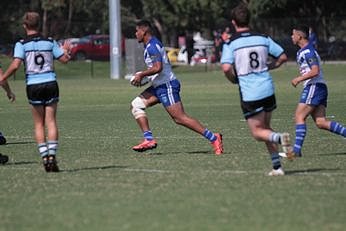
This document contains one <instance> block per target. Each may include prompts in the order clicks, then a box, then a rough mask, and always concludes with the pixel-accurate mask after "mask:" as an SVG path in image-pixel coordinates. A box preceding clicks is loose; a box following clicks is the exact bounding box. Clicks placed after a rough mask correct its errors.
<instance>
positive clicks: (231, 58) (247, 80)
mask: <svg viewBox="0 0 346 231" xmlns="http://www.w3.org/2000/svg"><path fill="white" fill-rule="evenodd" d="M283 52H284V50H283V48H282V47H281V46H280V45H278V44H277V43H276V42H274V41H273V40H272V39H271V38H270V37H269V36H266V35H262V34H257V33H253V32H249V31H247V32H242V33H236V34H235V35H234V36H232V38H231V41H230V42H229V43H226V44H224V46H223V50H222V57H221V63H222V64H226V63H228V64H232V65H233V66H234V68H235V72H236V74H237V76H238V79H239V86H240V92H241V97H242V100H243V101H245V102H247V101H256V100H260V99H264V98H266V97H268V96H271V95H273V94H274V83H273V80H272V77H271V75H270V73H269V71H268V66H267V61H268V56H269V55H271V56H273V57H274V58H278V57H279V56H280V55H281V54H282V53H283Z"/></svg>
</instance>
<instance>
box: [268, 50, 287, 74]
mask: <svg viewBox="0 0 346 231" xmlns="http://www.w3.org/2000/svg"><path fill="white" fill-rule="evenodd" d="M286 61H287V55H286V54H285V53H282V54H281V55H280V56H279V57H278V58H274V59H273V61H272V62H270V63H269V64H268V69H269V70H273V69H275V68H278V67H280V66H281V65H282V64H283V63H285V62H286Z"/></svg>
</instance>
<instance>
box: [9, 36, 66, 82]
mask: <svg viewBox="0 0 346 231" xmlns="http://www.w3.org/2000/svg"><path fill="white" fill-rule="evenodd" d="M62 55H64V52H63V50H62V49H60V47H59V46H58V44H57V42H56V41H55V40H53V39H48V38H43V37H42V36H41V35H39V34H35V35H31V36H29V37H28V38H27V39H25V40H21V41H19V42H17V43H16V45H15V48H14V58H19V59H21V60H23V61H24V66H25V76H26V84H27V85H33V84H40V83H47V82H52V81H56V74H55V72H54V59H59V58H60V57H61V56H62Z"/></svg>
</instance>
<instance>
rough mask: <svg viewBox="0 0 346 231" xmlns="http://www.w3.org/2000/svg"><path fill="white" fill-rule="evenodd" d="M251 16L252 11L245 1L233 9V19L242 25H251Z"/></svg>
mask: <svg viewBox="0 0 346 231" xmlns="http://www.w3.org/2000/svg"><path fill="white" fill-rule="evenodd" d="M250 16H251V14H250V11H249V9H248V8H247V6H246V5H245V4H244V3H240V4H239V5H238V6H236V7H235V8H233V9H232V11H231V19H232V20H234V21H235V23H236V24H237V26H240V27H246V26H248V25H249V23H250Z"/></svg>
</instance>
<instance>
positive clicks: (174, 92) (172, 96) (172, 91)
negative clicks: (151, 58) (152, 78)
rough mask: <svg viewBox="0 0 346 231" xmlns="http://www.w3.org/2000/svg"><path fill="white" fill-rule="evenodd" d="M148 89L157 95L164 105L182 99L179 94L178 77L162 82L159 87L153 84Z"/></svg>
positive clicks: (166, 105)
mask: <svg viewBox="0 0 346 231" xmlns="http://www.w3.org/2000/svg"><path fill="white" fill-rule="evenodd" d="M147 91H148V92H150V93H151V94H153V95H154V96H156V97H157V98H158V99H159V101H160V103H162V105H163V106H164V107H168V106H171V105H173V104H175V103H178V102H180V101H181V99H180V94H179V93H180V82H179V80H177V79H174V80H172V81H170V82H168V83H165V84H161V85H159V86H157V87H153V86H151V87H149V88H148V89H147Z"/></svg>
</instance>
